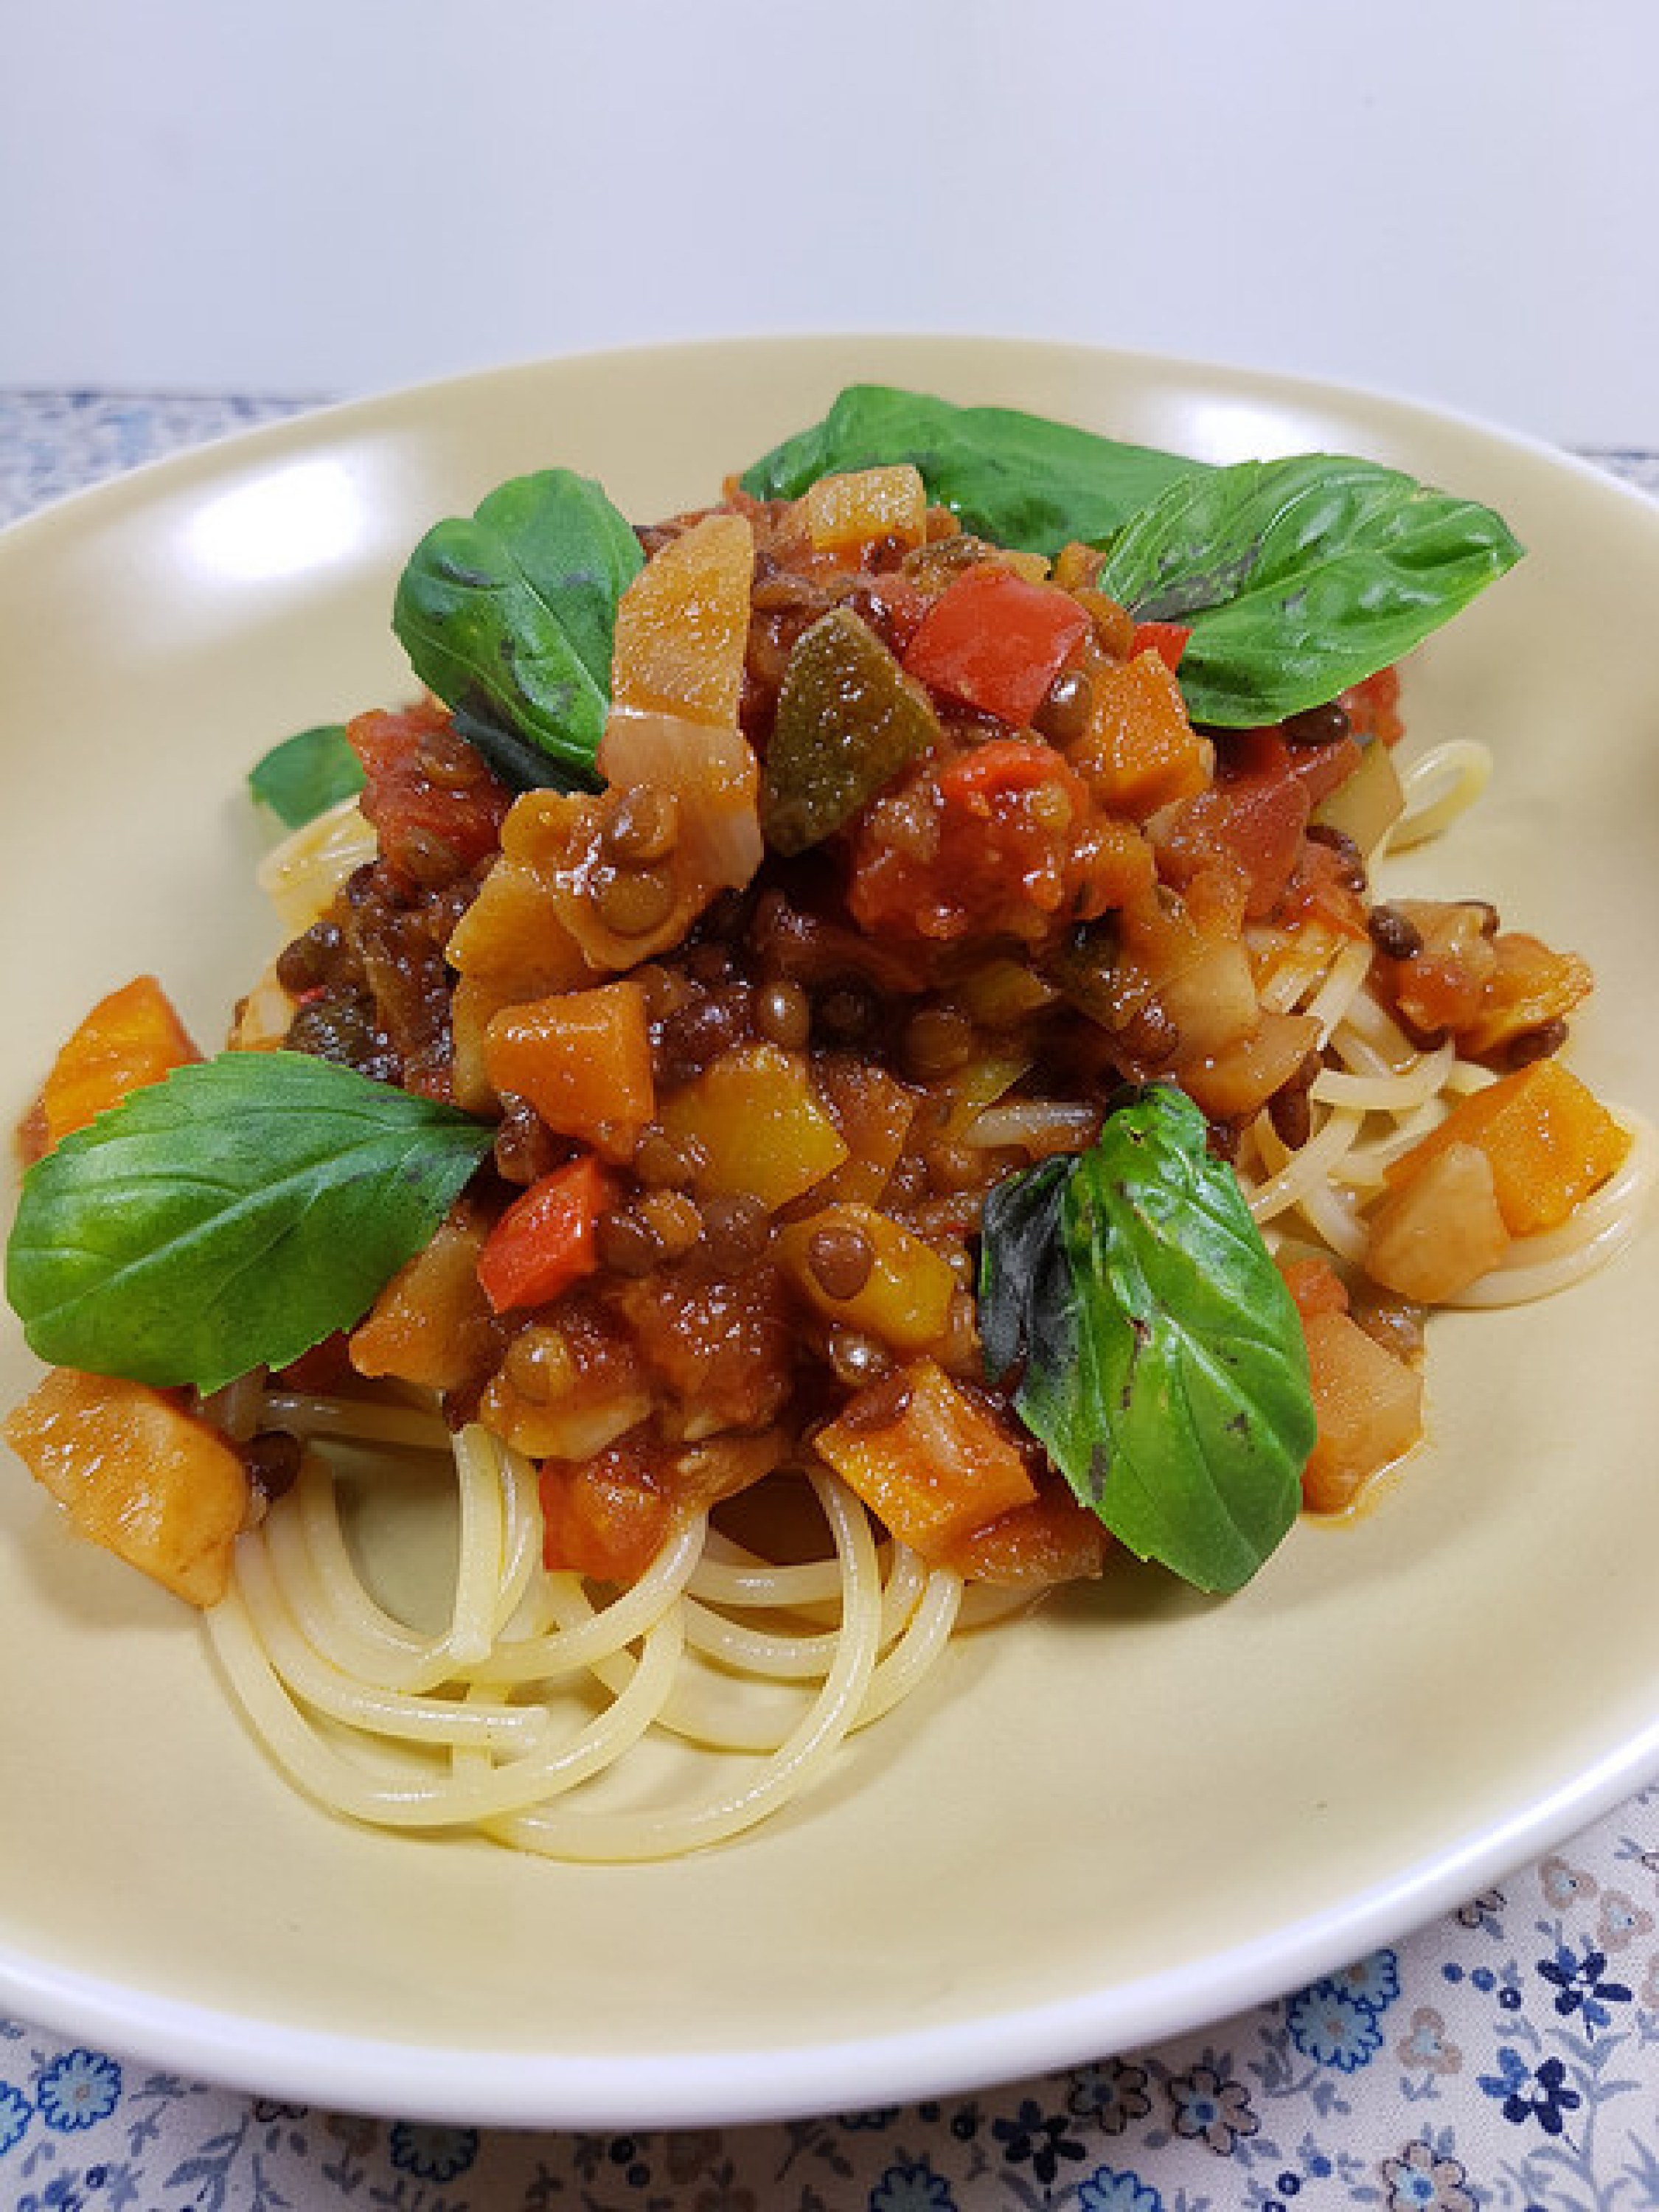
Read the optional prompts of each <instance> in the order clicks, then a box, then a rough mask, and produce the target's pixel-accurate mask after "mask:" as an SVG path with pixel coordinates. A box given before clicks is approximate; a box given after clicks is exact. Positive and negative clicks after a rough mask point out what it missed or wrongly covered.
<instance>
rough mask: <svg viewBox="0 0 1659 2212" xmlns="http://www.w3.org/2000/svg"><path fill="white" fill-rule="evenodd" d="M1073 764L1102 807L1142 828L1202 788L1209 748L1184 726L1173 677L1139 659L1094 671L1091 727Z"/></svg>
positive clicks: (1159, 663)
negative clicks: (1163, 808)
mask: <svg viewBox="0 0 1659 2212" xmlns="http://www.w3.org/2000/svg"><path fill="white" fill-rule="evenodd" d="M1071 757H1072V759H1073V763H1074V765H1075V766H1076V768H1077V769H1078V770H1079V773H1080V774H1081V775H1082V776H1083V778H1084V780H1085V782H1086V783H1088V784H1089V785H1090V786H1091V788H1092V789H1093V790H1094V791H1095V792H1096V793H1097V795H1098V797H1099V798H1100V799H1101V800H1102V801H1103V803H1104V805H1107V806H1109V807H1110V808H1111V809H1112V810H1113V811H1115V812H1117V813H1120V814H1128V815H1132V816H1133V817H1134V818H1135V820H1136V821H1144V820H1145V819H1146V817H1147V816H1148V815H1149V814H1152V813H1155V812H1156V811H1158V808H1159V807H1160V806H1167V805H1170V802H1171V801H1172V800H1174V799H1191V798H1193V797H1194V795H1195V794H1196V793H1199V792H1200V791H1202V790H1204V789H1205V788H1206V786H1207V785H1208V783H1209V781H1210V769H1211V764H1212V758H1213V749H1212V746H1211V744H1210V741H1209V739H1208V738H1204V737H1201V736H1200V733H1199V732H1197V731H1196V730H1195V729H1194V727H1193V726H1192V723H1191V722H1190V721H1189V720H1188V715H1187V705H1186V702H1185V700H1184V699H1183V698H1182V696H1181V686H1180V684H1178V683H1177V682H1176V678H1175V673H1174V671H1173V670H1171V669H1170V666H1169V665H1168V664H1167V663H1166V662H1165V661H1164V659H1162V658H1161V657H1160V656H1159V655H1158V653H1136V654H1135V656H1134V658H1133V659H1132V660H1125V661H1119V662H1111V661H1107V662H1103V663H1102V665H1100V666H1099V667H1097V669H1095V671H1093V690H1092V699H1091V708H1090V716H1089V726H1088V729H1087V730H1086V731H1085V733H1084V735H1083V737H1082V738H1080V739H1079V743H1078V744H1077V746H1076V748H1075V749H1074V750H1073V753H1072V756H1071Z"/></svg>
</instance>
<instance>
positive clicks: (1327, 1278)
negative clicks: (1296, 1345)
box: [1276, 1253, 1348, 1322]
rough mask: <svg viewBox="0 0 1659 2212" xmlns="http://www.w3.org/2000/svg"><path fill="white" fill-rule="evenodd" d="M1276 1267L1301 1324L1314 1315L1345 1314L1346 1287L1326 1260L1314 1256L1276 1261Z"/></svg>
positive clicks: (1346, 1302) (1315, 1254)
mask: <svg viewBox="0 0 1659 2212" xmlns="http://www.w3.org/2000/svg"><path fill="white" fill-rule="evenodd" d="M1276 1264H1277V1266H1278V1268H1279V1273H1280V1274H1281V1275H1282V1276H1283V1277H1284V1278H1285V1289H1286V1290H1287V1291H1289V1292H1290V1294H1291V1299H1292V1300H1293V1302H1294V1304H1295V1306H1296V1310H1297V1313H1298V1314H1300V1315H1301V1316H1302V1318H1303V1320H1304V1322H1305V1321H1310V1320H1311V1319H1312V1317H1313V1316H1314V1315H1315V1314H1319V1313H1346V1311H1347V1310H1348V1292H1347V1286H1346V1284H1345V1283H1344V1282H1343V1280H1342V1278H1341V1276H1340V1275H1339V1274H1338V1273H1337V1272H1336V1270H1335V1268H1334V1267H1332V1265H1331V1263H1330V1261H1328V1260H1325V1259H1322V1258H1321V1257H1320V1256H1319V1255H1318V1254H1317V1253H1314V1254H1310V1255H1309V1256H1308V1257H1306V1258H1304V1259H1297V1260H1279V1261H1277V1262H1276Z"/></svg>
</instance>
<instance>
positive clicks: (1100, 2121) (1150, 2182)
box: [0, 392, 1659, 2212]
mask: <svg viewBox="0 0 1659 2212" xmlns="http://www.w3.org/2000/svg"><path fill="white" fill-rule="evenodd" d="M296 404H298V403H296V402H295V401H292V400H282V399H274V398H263V399H256V398H210V399H209V398H133V397H127V396H123V395H116V394H110V393H96V392H49V393H16V394H10V395H8V394H4V393H0V520H6V519H9V518H10V517H12V516H15V515H17V514H21V513H24V512H25V511H27V509H28V508H30V507H33V506H36V505H38V504H40V502H41V501H45V500H46V499H49V498H52V497H55V496H57V495H58V494H60V493H62V492H64V491H68V490H70V489H75V488H76V487H77V486H79V485H82V484H84V483H91V482H93V481H94V479H95V478H97V477H102V476H107V475H110V474H112V473H113V472H115V471H118V470H121V469H124V468H127V467H131V466H133V465H136V464H137V463H138V462H140V461H142V460H147V459H152V458H154V457H155V456H156V455H158V454H160V453H165V452H168V451H171V450H173V449H174V448H176V447H180V446H183V445H185V444H189V443H192V442H194V441H198V440H200V439H202V438H205V437H210V436H214V435H220V434H222V433H224V432H227V431H230V430H234V429H237V428H241V427H244V426H246V425H247V424H249V423H252V422H258V421H262V420H265V419H268V418H269V417H270V416H275V415H278V414H283V413H287V412H290V411H292V410H293V409H294V408H295V405H296ZM1595 458H1596V459H1600V460H1601V461H1602V462H1603V463H1604V464H1605V465H1607V466H1608V467H1609V468H1611V469H1613V470H1614V471H1617V472H1618V473H1619V474H1620V475H1621V476H1624V477H1626V478H1628V479H1629V480H1632V481H1633V482H1636V483H1640V484H1643V485H1644V486H1645V487H1646V489H1650V490H1652V491H1656V492H1659V454H1655V453H1644V452H1620V453H1601V454H1598V455H1597V456H1595ZM348 2205H349V2206H361V2207H367V2208H374V2212H512V2208H515V2207H521V2208H523V2212H562V2208H565V2207H568V2208H571V2212H839V2208H842V2207H848V2208H857V2212H866V2208H867V2212H988V2208H991V2207H1004V2206H1007V2207H1039V2206H1041V2207H1049V2206H1052V2207H1068V2208H1075V2212H1208V2208H1215V2212H1228V2208H1233V2207H1237V2208H1241V2212H1334V2208H1336V2207H1339V2206H1348V2205H1368V2206H1371V2207H1375V2208H1377V2212H1473V2208H1474V2207H1476V2206H1488V2205H1490V2206H1508V2207H1514V2208H1516V2212H1534V2208H1535V2212H1589V2208H1591V2207H1598V2208H1600V2207H1607V2208H1618V2212H1642V2209H1643V2208H1659V1787H1656V1788H1654V1789H1650V1790H1644V1792H1642V1793H1641V1794H1640V1795H1639V1796H1637V1797H1635V1798H1633V1799H1632V1800H1631V1801H1630V1802H1628V1803H1627V1804H1626V1805H1625V1806H1623V1807H1622V1808H1620V1809H1619V1810H1618V1811H1617V1812H1615V1813H1613V1814H1611V1815H1610V1816H1609V1817H1608V1818H1607V1819H1606V1820H1603V1821H1602V1822H1601V1823H1600V1825H1599V1826H1596V1827H1595V1828H1594V1829H1592V1830H1591V1831H1589V1832H1588V1833H1586V1834H1584V1835H1582V1836H1580V1837H1578V1838H1577V1839H1576V1840H1574V1841H1573V1842H1571V1843H1570V1844H1565V1846H1564V1847H1563V1848H1562V1849H1561V1850H1559V1851H1558V1852H1556V1853H1554V1854H1553V1855H1552V1856H1551V1857H1548V1858H1547V1859H1545V1860H1544V1861H1543V1862H1542V1863H1541V1864H1539V1865H1536V1866H1533V1867H1529V1868H1528V1869H1525V1870H1524V1871H1523V1872H1522V1873H1521V1874H1519V1875H1516V1876H1515V1877H1514V1878H1513V1879H1512V1880H1510V1881H1506V1882H1505V1883H1504V1885H1503V1887H1501V1888H1498V1889H1492V1890H1489V1891H1487V1892H1486V1893H1484V1894H1483V1895H1481V1896H1480V1897H1476V1898H1472V1899H1470V1900H1469V1901H1468V1904H1466V1905H1463V1906H1462V1909H1461V1910H1460V1911H1457V1912H1455V1913H1454V1914H1451V1915H1449V1917H1446V1918H1445V1919H1443V1920H1441V1921H1438V1922H1437V1923H1434V1924H1433V1925H1431V1926H1430V1927H1428V1928H1426V1929H1422V1930H1420V1931H1419V1933H1417V1934H1415V1935H1413V1936H1408V1937H1407V1938H1405V1939H1404V1940H1402V1941H1401V1942H1400V1943H1398V1944H1397V1945H1395V1947H1394V1948H1390V1949H1386V1950H1380V1951H1376V1952H1374V1953H1372V1954H1371V1955H1370V1957H1368V1958H1365V1959H1362V1960H1358V1962H1357V1963H1356V1964H1354V1965H1353V1966H1350V1967H1349V1968H1348V1969H1347V1970H1346V1972H1342V1973H1340V1974H1334V1975H1331V1976H1329V1977H1328V1978H1326V1979H1324V1980H1322V1981H1319V1982H1316V1983H1314V1984H1311V1985H1310V1987H1308V1988H1306V1989H1301V1990H1295V1991H1293V1992H1292V1993H1291V1994H1290V1995H1288V1996H1285V1997H1283V1998H1281V1999H1280V2000H1279V2002H1276V2003H1273V2004H1269V2005H1264V2006H1261V2008H1258V2009H1257V2010H1255V2011H1253V2012H1249V2013H1244V2014H1241V2015H1238V2016H1237V2018H1235V2019H1232V2020H1228V2021H1222V2022H1220V2023H1218V2024H1217V2025H1216V2026H1213V2027H1209V2028H1207V2029H1206V2030H1204V2031H1203V2032H1202V2033H1197V2034H1193V2035H1188V2036H1183V2037H1180V2038H1178V2039H1175V2040H1173V2041H1170V2042H1168V2043H1164V2044H1160V2045H1157V2046H1156V2047H1153V2048H1151V2049H1147V2050H1144V2051H1133V2052H1128V2053H1126V2054H1124V2055H1122V2056H1120V2057H1107V2058H1103V2059H1100V2060H1098V2061H1097V2062H1096V2063H1093V2064H1090V2065H1084V2066H1079V2067H1077V2068H1075V2069H1071V2070H1069V2071H1066V2072H1063V2073H1058V2074H1054V2075H1045V2076H1043V2077H1042V2078H1040V2079H1036V2080H1030V2081H1013V2082H1010V2083H1008V2084H1006V2086H1004V2087H998V2088H994V2089H988V2090H981V2091H980V2092H977V2093H974V2094H969V2095H963V2096H959V2097H951V2098H946V2099H941V2100H933V2101H931V2102H927V2103H924V2104H919V2105H906V2106H890V2107H887V2108H884V2109H882V2110H879V2111H875V2112H846V2113H842V2114H838V2115H836V2116H833V2117H831V2118H814V2119H808V2120H802V2121H797V2122H791V2123H787V2124H776V2125H768V2126H758V2127H726V2128H719V2129H708V2130H696V2131H675V2132H655V2133H639V2134H634V2135H620V2134H604V2133H590V2132H577V2133H571V2134H553V2133H549V2134H534V2133H518V2132H513V2131H511V2130H504V2129H503V2130H485V2131H478V2130H473V2129H471V2128H465V2127H455V2126H434V2125H430V2124H422V2123H420V2122H417V2121H413V2120H409V2119H404V2118H398V2116H397V2115H395V2114H390V2115H387V2116H386V2117H384V2118H362V2117H358V2116H356V2115H352V2114H348V2113H343V2112H325V2111H323V2110H321V2109H319V2108H317V2107H310V2108H307V2107H305V2106H294V2105H288V2104H281V2103H276V2102H274V2101H272V2100H269V2099H265V2098H260V2097H248V2096H243V2095H239V2094H236V2093H232V2092H230V2091H227V2090H223V2089H220V2088H215V2087H206V2086H204V2085H202V2084H200V2083H197V2082H192V2081H185V2080H181V2079H179V2077H177V2076H176V2075H170V2074H167V2073H161V2072H157V2071H156V2070H155V2069H154V2068H153V2067H150V2066H148V2065H146V2064H145V2063H143V2060H142V2059H137V2058H131V2057H125V2056H123V2055H121V2054H118V2053H114V2052H107V2051H91V2050H87V2049H85V2048H83V2047H81V2046H79V2045H74V2044H71V2043H67V2042H65V2041H64V2040H62V2039H60V2038H58V2037H57V2036H53V2035H49V2034H47V2033H45V2032H44V2031H43V2030H41V2029H39V2028H36V2027H31V2026H30V2025H29V2024H28V2023H27V2021H15V2020H6V2019H3V2018H0V2212H46V2208H48V2207H51V2208H53V2212H123V2208H133V2212H185V2208H190V2207H204V2208H208V2212H218V2208H233V2209H234V2212H243V2209H244V2208H246V2212H330V2208H333V2207H335V2206H348Z"/></svg>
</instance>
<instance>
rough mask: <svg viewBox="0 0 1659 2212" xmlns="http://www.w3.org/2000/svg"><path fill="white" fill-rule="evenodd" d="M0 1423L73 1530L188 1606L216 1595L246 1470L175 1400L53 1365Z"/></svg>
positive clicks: (223, 1580)
mask: <svg viewBox="0 0 1659 2212" xmlns="http://www.w3.org/2000/svg"><path fill="white" fill-rule="evenodd" d="M0 1433H3V1435H4V1437H5V1438H6V1441H7V1443H9V1444H10V1446H11V1447H12V1449H13V1450H14V1451H15V1452H16V1453H17V1455H18V1456H19V1457H20V1458H21V1460H22V1461H23V1462H25V1464H26V1465H27V1468H28V1469H29V1471H30V1473H31V1474H33V1476H34V1477H35V1479H36V1480H37V1481H39V1482H40V1483H42V1484H43V1485H44V1486H45V1487H46V1489H47V1490H49V1491H50V1492H52V1496H53V1497H54V1498H57V1500H58V1503H59V1504H61V1505H63V1506H64V1507H65V1508H66V1509H67V1510H68V1512H69V1516H70V1519H71V1520H72V1521H73V1522H74V1523H75V1525H76V1528H79V1529H80V1531H81V1533H82V1535H84V1536H88V1537H90V1538H91V1540H92V1541H93V1542H94V1544H100V1545H102V1546H103V1547H104V1549H105V1550H106V1551H108V1552H113V1553H115V1554H116V1555H117V1557H118V1558H119V1559H125V1560H126V1561H127V1562H128V1563H129V1564H130V1565H132V1566H135V1567H138V1568H141V1569H142V1570H143V1572H144V1573H145V1574H147V1575H149V1576H151V1577H153V1578H154V1579H155V1581H156V1582H159V1583H164V1584H165V1585H166V1587H167V1589H170V1590H173V1592H175V1593H176V1594H177V1595H179V1597H182V1598H184V1599H185V1600H187V1601H188V1602H189V1603H190V1604H191V1605H198V1606H210V1605H216V1604H217V1603H218V1602H219V1600H220V1599H221V1598H222V1596H223V1595H224V1594H225V1590H226V1589H227V1587H228V1583H229V1580H230V1567H231V1554H232V1552H233V1550H234V1546H235V1542H236V1538H237V1535H238V1534H239V1532H240V1528H241V1527H242V1522H243V1520H244V1518H245V1516H246V1512H247V1502H248V1487H247V1477H246V1473H245V1471H244V1469H243V1467H242V1462H241V1461H240V1459H239V1458H238V1457H237V1455H236V1454H235V1452H234V1451H233V1450H232V1449H231V1447H230V1446H229V1445H228V1443H226V1442H225V1440H224V1438H223V1437H222V1436H220V1435H219V1434H218V1432H217V1431H216V1430H214V1429H211V1428H210V1427H209V1426H208V1425H207V1423H206V1422H205V1421H201V1420H198V1419H196V1417H195V1416H194V1415H193V1414H191V1413H187V1412H186V1411H185V1408H184V1407H183V1406H181V1405H180V1404H179V1401H178V1400H177V1399H176V1398H173V1397H171V1396H169V1395H167V1394H166V1393H164V1392H162V1391H160V1390H153V1389H150V1388H149V1385H148V1384H147V1383H128V1382H123V1381H121V1380H119V1379H118V1378H116V1377H114V1376H107V1375H85V1374H82V1373H81V1372H80V1370H78V1369H76V1368H70V1367H55V1368H53V1369H52V1372H51V1373H50V1374H49V1375H48V1376H46V1379H45V1381H44V1382H42V1383H40V1385H39V1387H38V1388H37V1389H35V1390H33V1392H32V1393H31V1395H29V1396H28V1397H27V1398H26V1399H25V1400H24V1401H23V1403H22V1404H21V1406H19V1407H17V1409H16V1411H15V1413H12V1414H10V1415H9V1418H8V1419H7V1420H6V1421H5V1422H4V1424H3V1425H0Z"/></svg>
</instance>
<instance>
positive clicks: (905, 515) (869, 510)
mask: <svg viewBox="0 0 1659 2212" xmlns="http://www.w3.org/2000/svg"><path fill="white" fill-rule="evenodd" d="M800 511H801V514H802V517H803V519H804V520H805V524H806V531H807V535H808V536H809V537H810V538H811V541H812V543H813V544H814V545H815V546H817V549H818V550H819V551H820V552H839V551H841V550H844V549H850V548H852V547H854V546H859V545H868V544H873V543H874V542H875V540H876V539H877V538H891V539H893V540H894V542H895V543H896V544H900V545H903V546H906V547H908V546H912V545H920V544H922V542H923V541H924V540H925V538H927V486H926V485H925V484H924V483H922V480H921V471H920V470H919V469H917V468H915V467H913V466H912V465H911V464H910V463H909V462H908V461H901V462H898V463H896V465H894V466H892V467H890V468H879V469H857V470H854V471H852V472H851V473H850V474H848V475H845V476H833V477H819V478H818V480H817V483H814V484H809V485H808V486H807V488H806V489H805V492H803V493H802V495H801V501H800Z"/></svg>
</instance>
